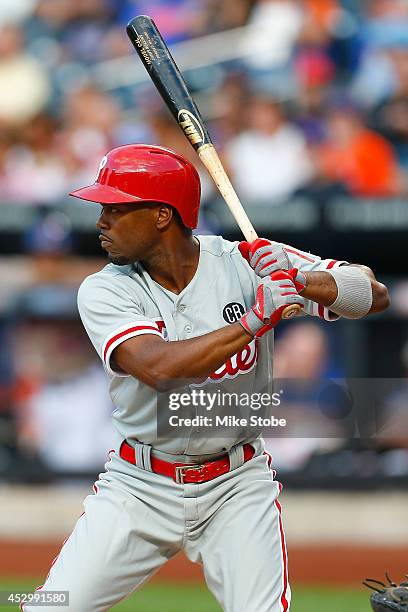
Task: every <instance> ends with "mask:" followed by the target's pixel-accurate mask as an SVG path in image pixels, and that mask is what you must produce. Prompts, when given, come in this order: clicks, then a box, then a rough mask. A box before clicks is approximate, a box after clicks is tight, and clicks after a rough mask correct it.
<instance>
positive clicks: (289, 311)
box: [282, 304, 302, 319]
mask: <svg viewBox="0 0 408 612" xmlns="http://www.w3.org/2000/svg"><path fill="white" fill-rule="evenodd" d="M301 310H302V308H301V307H300V306H299V304H292V306H286V308H285V310H284V311H283V312H282V319H292V318H293V317H295V316H296V315H297V314H299V313H300V312H301Z"/></svg>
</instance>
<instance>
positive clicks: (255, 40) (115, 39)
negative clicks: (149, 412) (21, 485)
mask: <svg viewBox="0 0 408 612" xmlns="http://www.w3.org/2000/svg"><path fill="white" fill-rule="evenodd" d="M0 4H1V6H0V91H1V96H0V207H1V205H2V204H9V205H12V206H21V207H22V206H26V205H30V206H34V207H37V208H38V210H40V214H39V216H38V220H37V221H36V223H34V225H33V226H31V227H27V231H26V234H25V235H24V236H23V237H22V238H23V243H24V246H23V248H24V251H25V252H26V253H27V254H28V255H29V257H27V258H26V259H25V260H24V262H23V264H22V262H19V263H18V264H17V263H16V260H17V258H14V259H13V260H12V258H2V260H1V261H0V273H1V276H2V281H3V282H2V289H0V313H1V316H2V317H3V319H2V320H0V337H1V340H2V345H3V347H7V349H6V350H3V351H2V352H1V353H0V481H1V480H3V479H4V480H9V479H10V480H13V479H15V480H17V481H19V480H24V481H27V480H28V481H30V480H31V481H36V480H38V481H41V480H46V479H47V478H48V477H52V473H53V472H54V473H55V472H58V473H59V474H60V475H61V474H62V475H63V474H65V475H66V474H71V475H72V474H74V475H75V474H77V473H78V474H81V473H84V472H87V471H88V472H93V471H95V470H97V469H99V468H101V467H102V464H103V460H104V458H105V455H106V452H107V450H108V449H109V448H110V447H111V444H113V439H114V434H113V430H112V426H111V424H110V413H111V411H112V410H113V409H114V407H113V406H112V405H111V403H110V401H109V397H108V394H107V381H106V378H105V375H104V372H103V369H102V366H101V365H100V364H99V362H98V358H97V356H96V354H95V353H94V351H93V349H92V348H91V346H90V344H89V341H88V339H87V337H86V335H85V333H84V331H83V329H82V328H81V324H80V322H79V320H78V318H77V314H76V305H75V294H76V289H77V287H78V285H79V283H80V282H81V280H82V278H84V276H86V275H87V274H89V273H91V272H92V271H94V270H95V269H96V266H97V265H99V266H100V267H101V266H102V265H103V263H101V262H99V264H97V263H96V262H95V261H89V260H85V259H84V260H83V261H82V262H81V261H79V258H75V257H74V255H73V250H74V245H73V244H72V235H71V233H70V227H69V223H68V222H67V219H66V218H65V217H64V213H63V212H61V211H58V210H55V209H56V208H58V206H59V205H60V204H66V202H67V200H66V198H67V194H68V192H69V191H71V190H72V189H74V188H77V187H79V186H82V185H85V184H88V183H89V182H93V180H94V177H95V175H96V171H97V168H98V166H99V162H100V159H101V158H102V157H103V155H104V154H105V153H106V151H107V150H108V149H109V148H111V147H113V146H118V145H121V144H125V143H129V142H150V143H156V144H161V145H164V146H168V147H171V148H174V149H176V150H178V151H180V152H182V153H184V155H186V156H187V157H188V158H190V159H191V161H193V163H196V164H197V158H196V155H195V153H194V152H193V151H192V149H191V147H190V146H189V144H188V143H187V142H186V140H185V138H184V136H183V134H182V133H181V132H180V130H179V129H178V127H177V126H176V125H175V123H174V120H173V119H172V118H171V117H170V115H169V114H168V112H167V110H166V109H165V108H164V106H163V104H162V102H161V101H160V99H159V97H158V94H157V92H156V91H155V90H154V89H153V86H152V85H151V84H150V82H149V81H148V80H147V81H145V82H140V81H138V82H136V81H137V79H135V83H134V84H123V83H122V84H121V83H120V79H119V81H118V83H117V85H114V86H112V85H111V84H109V79H105V78H104V75H105V74H107V73H108V72H109V73H110V74H111V73H112V70H113V71H116V72H117V73H120V72H121V70H123V69H124V68H123V66H125V65H126V66H127V68H126V70H129V64H128V63H122V62H126V58H127V57H128V56H130V57H131V58H132V60H134V66H135V74H136V69H137V67H138V59H137V57H136V56H135V54H134V52H133V50H132V48H131V45H130V42H129V41H128V39H127V36H126V34H125V29H124V27H125V24H126V23H127V21H128V20H129V19H131V18H132V17H134V16H135V15H137V14H149V15H151V16H152V17H153V18H154V19H155V21H156V23H157V24H158V26H159V28H160V30H161V31H162V33H163V35H164V37H165V39H166V40H167V41H168V43H169V44H170V45H176V46H175V47H174V49H175V50H176V51H177V50H180V55H181V56H183V57H185V54H184V55H183V53H181V51H182V49H183V44H184V43H187V42H188V41H192V42H190V43H189V44H195V45H197V47H196V52H195V55H196V56H199V57H200V62H199V64H200V66H199V67H198V68H197V69H193V68H191V67H190V69H187V70H186V71H185V75H186V78H187V80H188V82H189V85H190V87H191V89H192V90H193V91H194V93H195V96H196V97H197V99H198V100H199V105H200V108H201V110H202V112H203V115H204V116H205V117H206V118H207V120H208V122H209V124H210V132H211V134H212V135H213V139H214V141H215V142H216V144H217V147H218V149H219V150H220V152H221V154H222V157H223V160H224V162H225V165H226V167H227V169H228V170H229V172H230V174H231V177H232V179H233V182H234V184H235V185H236V188H237V191H238V192H239V195H240V196H241V197H242V199H243V201H244V202H245V203H246V204H247V206H250V205H251V204H256V205H264V206H273V205H274V204H275V203H276V204H279V203H281V202H282V201H286V200H288V199H291V198H293V197H296V196H302V197H307V198H309V199H310V200H312V201H313V202H315V203H316V204H318V205H320V204H323V203H326V202H327V201H330V199H331V198H337V197H343V196H353V197H355V198H390V197H401V196H406V195H407V194H408V2H407V0H2V1H1V3H0ZM234 29H235V31H236V35H235V38H234V39H230V38H228V41H229V42H228V43H223V36H222V35H221V36H217V34H219V33H220V32H221V33H222V32H224V31H226V30H228V31H230V30H234ZM213 35H214V36H213ZM228 36H229V35H228ZM225 40H227V39H225ZM231 40H234V41H235V42H234V44H233V46H232V50H233V51H235V53H230V54H229V58H228V60H226V61H222V62H220V63H219V64H218V65H216V66H214V63H213V61H214V59H213V58H214V53H212V54H209V56H210V55H211V59H209V60H208V65H206V54H207V53H208V50H209V49H210V50H211V49H212V47H213V46H216V45H219V50H220V56H223V52H224V51H225V49H223V45H225V44H231V42H230V41H231ZM177 45H179V46H177ZM191 48H192V47H191ZM191 48H190V49H191ZM176 57H177V56H176ZM132 65H133V64H132ZM127 76H128V77H129V79H127V80H128V81H129V83H131V81H132V78H131V76H132V75H127ZM202 178H203V187H204V208H205V204H206V203H207V202H208V203H210V202H211V199H212V198H213V197H214V195H215V194H214V191H213V187H212V185H211V182H210V181H209V180H208V179H207V178H206V175H205V173H204V172H202ZM0 214H1V210H0ZM12 289H13V291H14V294H13V295H15V296H16V302H15V303H13V304H11V305H10V304H9V305H8V306H7V299H8V298H9V295H11V293H12V291H11V290H12ZM405 302H406V299H405ZM339 325H341V323H340V324H339ZM334 328H335V329H337V331H328V330H327V328H324V331H323V327H322V326H321V325H319V324H318V323H315V322H314V323H311V322H309V323H307V324H305V323H300V324H298V325H294V326H293V327H291V328H290V329H289V328H288V329H287V331H285V332H284V333H283V334H282V336H279V333H278V342H277V350H276V367H277V371H276V373H277V376H279V377H281V378H286V377H289V376H290V377H295V378H297V379H300V380H309V381H312V382H313V381H315V380H318V379H320V378H322V377H323V378H327V377H330V376H334V377H341V376H343V375H344V371H343V368H342V367H340V365H339V364H340V361H341V360H340V361H339V346H340V345H341V342H342V341H343V340H345V338H344V337H343V336H342V330H341V327H340V328H339V327H337V326H334ZM334 346H335V347H336V348H335V350H334V348H333V347H334ZM404 354H405V353H404ZM333 356H336V359H337V361H335V360H333ZM404 360H405V361H404ZM404 360H403V361H404V371H405V368H407V369H408V358H407V357H406V355H405V357H404ZM343 363H344V361H343ZM292 400H293V401H292V404H293V406H294V408H295V409H296V408H297V405H298V404H299V402H298V398H296V397H295V396H294V397H293V398H292ZM406 401H407V393H406V390H405V389H403V390H402V391H400V392H395V393H393V394H392V397H391V399H390V402H389V403H388V404H386V406H385V408H384V409H385V410H386V411H388V417H387V423H386V425H387V428H388V429H387V430H388V431H389V432H391V433H390V435H389V439H388V440H387V442H386V443H384V445H383V446H384V449H383V447H382V445H381V443H380V444H377V450H379V451H380V452H382V450H386V451H390V452H391V453H393V452H394V451H395V452H397V451H396V449H398V452H400V451H401V452H402V453H403V455H401V454H400V455H398V457H397V458H396V459H395V461H394V463H392V462H391V464H392V465H391V467H386V468H384V474H385V475H389V474H390V473H394V474H398V473H399V472H400V471H401V466H406V465H408V450H407V447H408V442H407V439H408V433H407V423H406V417H405V413H406ZM302 402H303V403H301V404H299V406H300V413H301V414H302V417H301V419H300V421H299V423H300V426H301V427H304V426H306V425H307V421H305V417H304V410H305V408H306V414H307V415H309V416H310V417H311V416H312V411H311V409H310V410H309V412H307V409H308V406H307V400H306V402H305V401H303V400H302ZM309 408H310V406H309ZM318 416H319V415H318ZM320 416H321V415H320ZM315 417H316V414H314V417H313V418H315ZM399 419H400V420H399ZM327 422H329V425H330V431H329V432H327V437H326V436H325V435H323V434H322V435H321V436H320V437H318V438H316V437H315V435H314V433H313V432H314V427H315V425H316V421H314V420H313V419H312V418H311V419H310V420H309V423H308V426H307V427H306V429H300V430H299V431H298V432H297V437H293V438H287V439H283V440H272V441H270V443H269V444H270V449H271V450H272V452H273V454H274V455H275V460H276V465H277V466H278V467H280V468H281V469H282V470H286V471H287V472H291V471H293V470H296V469H299V470H301V469H303V468H304V467H305V466H307V465H308V462H309V461H310V460H311V459H312V458H313V457H315V456H319V454H321V453H322V452H323V451H324V452H326V453H330V452H331V453H334V454H335V453H339V454H338V455H335V459H334V465H335V466H337V467H335V469H337V468H339V469H340V468H341V467H342V466H343V467H344V465H345V455H344V454H341V453H342V452H343V451H344V448H343V447H342V433H344V432H342V430H341V427H340V429H338V423H337V422H336V415H334V416H333V418H330V419H329V421H327V419H326V421H325V423H326V425H327ZM395 423H396V424H395ZM401 430H404V431H405V432H406V435H405V434H404V436H403V439H402V440H401V439H399V438H398V435H397V434H399V433H400V432H401ZM90 440H91V441H92V444H89V441H90ZM350 452H351V451H350ZM387 456H390V455H387ZM336 457H337V458H336ZM393 457H394V458H395V457H396V455H393ZM325 461H326V460H325V459H323V463H325ZM358 462H359V459H356V461H355V462H354V463H353V464H352V465H351V463H349V465H350V466H351V467H350V469H349V471H350V475H352V476H353V475H355V474H354V472H353V469H356V470H358V465H359V463H358ZM326 464H327V462H326ZM372 465H374V464H372ZM387 465H388V464H387ZM10 466H12V468H11V467H10ZM356 466H357V467H356ZM377 468H378V470H379V472H381V469H382V468H381V467H378V466H377ZM364 469H365V468H364ZM387 470H388V472H387ZM390 470H391V472H390ZM393 470H394V471H393ZM392 471H393V472H392ZM50 475H51V476H50Z"/></svg>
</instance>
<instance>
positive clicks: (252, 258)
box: [238, 238, 306, 293]
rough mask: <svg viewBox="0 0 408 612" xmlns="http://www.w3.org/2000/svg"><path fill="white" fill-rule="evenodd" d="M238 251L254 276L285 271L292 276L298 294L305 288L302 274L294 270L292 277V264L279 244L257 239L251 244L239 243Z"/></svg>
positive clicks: (262, 276)
mask: <svg viewBox="0 0 408 612" xmlns="http://www.w3.org/2000/svg"><path fill="white" fill-rule="evenodd" d="M238 248H239V251H240V253H241V255H242V257H243V258H244V259H246V260H247V262H248V263H249V265H250V266H251V268H252V269H253V270H255V272H256V274H257V275H258V276H260V277H261V278H265V277H266V276H270V275H271V274H273V273H274V272H277V271H279V270H287V271H289V272H290V274H291V276H292V280H293V282H294V284H295V287H296V290H297V291H298V293H301V292H302V291H303V289H304V288H305V286H306V277H305V275H304V274H303V272H299V271H298V270H296V275H295V276H293V270H295V269H296V268H293V267H292V263H291V261H290V259H289V256H288V254H287V253H286V251H285V249H284V248H283V246H282V245H281V244H280V243H279V242H273V241H272V240H267V239H266V238H257V239H256V240H254V241H253V242H245V241H243V242H240V243H239V245H238Z"/></svg>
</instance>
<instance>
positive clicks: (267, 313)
mask: <svg viewBox="0 0 408 612" xmlns="http://www.w3.org/2000/svg"><path fill="white" fill-rule="evenodd" d="M296 273H297V270H296V269H295V268H294V269H293V270H292V274H290V273H289V272H286V271H284V270H280V271H279V272H275V273H274V274H273V275H272V276H267V277H266V278H263V279H262V281H261V282H260V284H259V287H258V289H257V292H256V301H255V305H254V306H253V307H252V308H251V309H250V310H248V312H246V313H245V314H244V316H243V317H241V319H240V320H239V322H240V324H241V325H242V327H243V328H244V329H245V330H246V331H247V332H248V333H249V334H251V336H254V337H255V338H260V337H261V336H263V334H264V333H265V332H267V331H269V330H270V329H272V328H273V327H275V326H276V325H277V324H278V323H279V321H280V320H281V318H282V313H283V311H284V310H285V308H286V307H287V306H291V305H292V304H299V306H300V307H301V308H303V306H304V301H303V298H302V297H301V296H300V295H299V294H298V292H297V291H296V287H295V284H294V282H293V278H292V277H293V275H296Z"/></svg>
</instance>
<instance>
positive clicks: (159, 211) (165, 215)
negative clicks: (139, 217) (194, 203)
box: [156, 204, 173, 231]
mask: <svg viewBox="0 0 408 612" xmlns="http://www.w3.org/2000/svg"><path fill="white" fill-rule="evenodd" d="M172 219H173V209H172V207H171V206H167V204H160V206H158V207H157V208H156V227H157V229H158V230H159V231H163V230H165V229H166V228H167V227H168V226H169V225H170V223H171V220H172Z"/></svg>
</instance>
